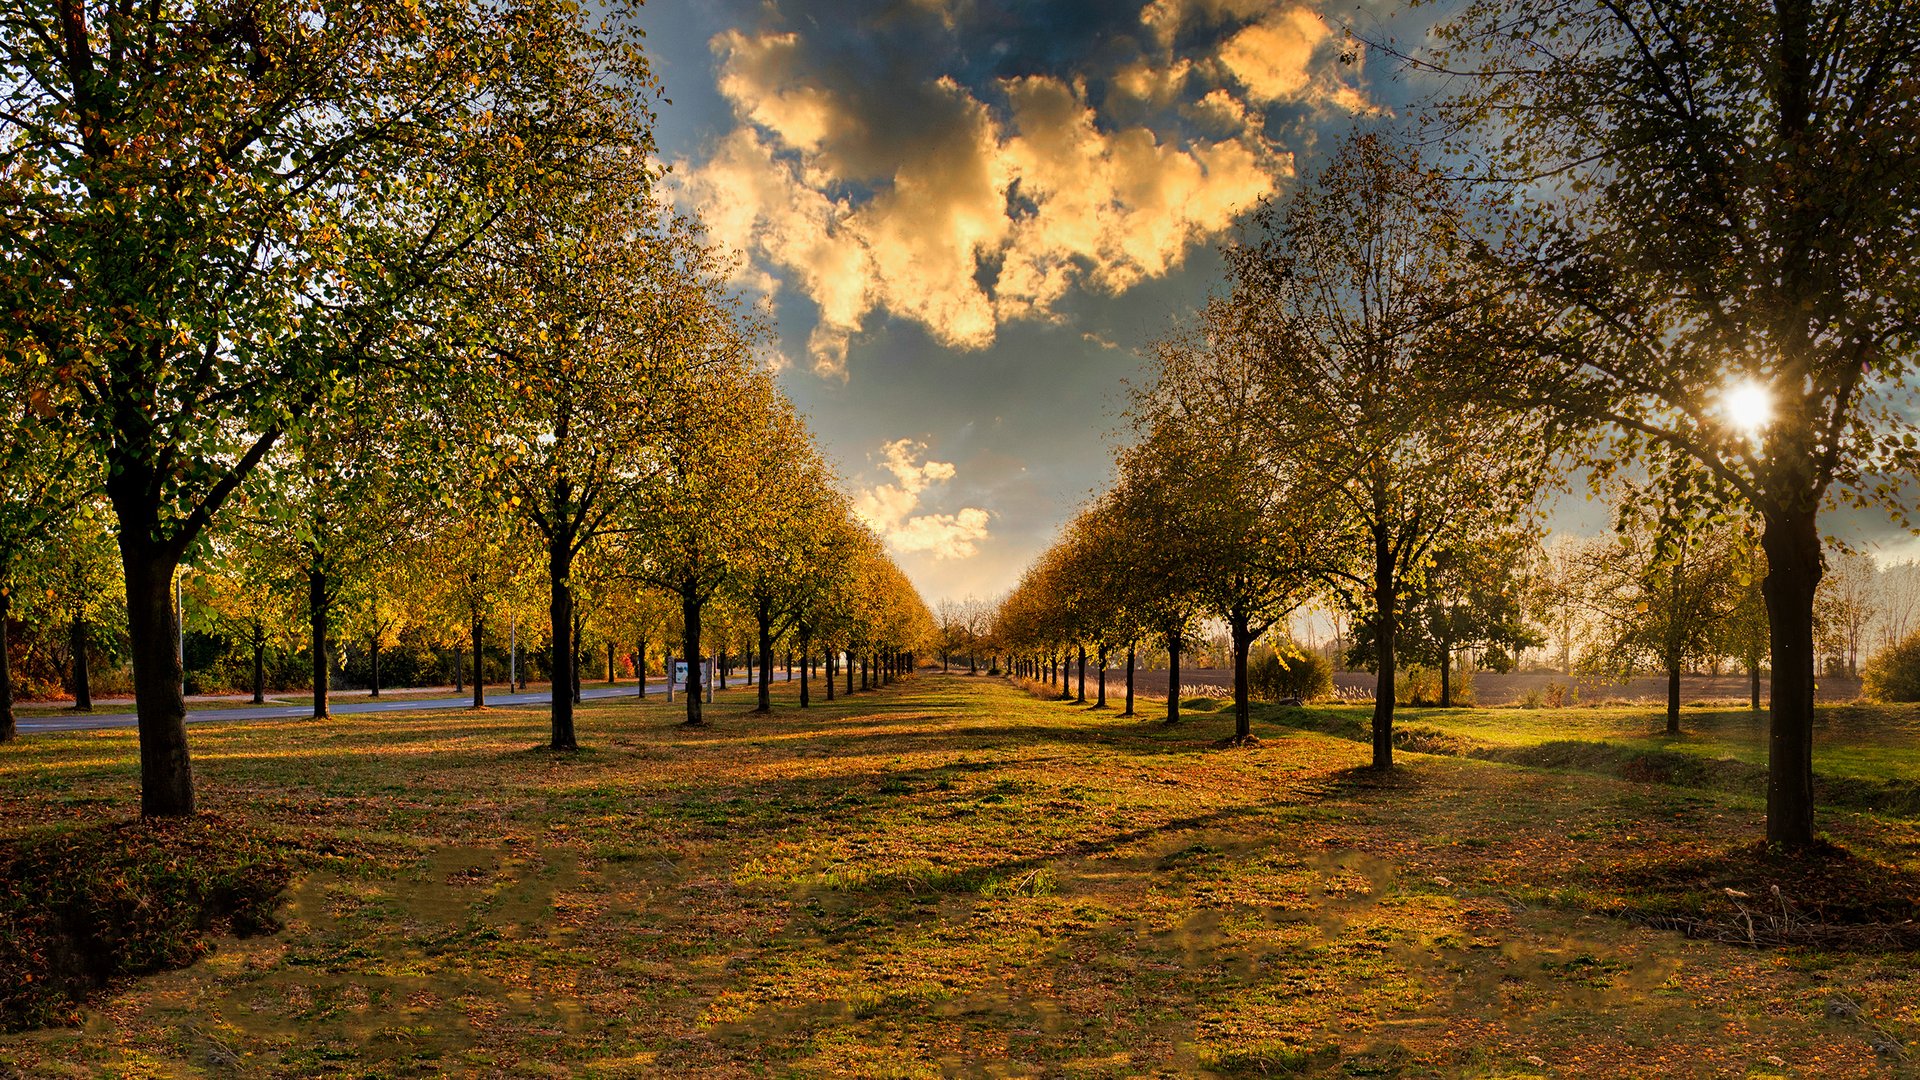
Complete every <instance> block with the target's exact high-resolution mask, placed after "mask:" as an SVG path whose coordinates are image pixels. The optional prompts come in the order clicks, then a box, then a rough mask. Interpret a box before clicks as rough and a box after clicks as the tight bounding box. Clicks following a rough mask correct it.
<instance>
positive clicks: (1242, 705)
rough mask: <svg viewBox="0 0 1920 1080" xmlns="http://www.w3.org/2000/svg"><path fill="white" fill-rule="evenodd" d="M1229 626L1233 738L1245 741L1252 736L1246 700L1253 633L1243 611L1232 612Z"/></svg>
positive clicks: (1250, 716) (1249, 709)
mask: <svg viewBox="0 0 1920 1080" xmlns="http://www.w3.org/2000/svg"><path fill="white" fill-rule="evenodd" d="M1229 624H1230V626H1231V628H1232V630H1233V737H1234V738H1235V739H1245V738H1247V737H1248V736H1250V735H1252V734H1253V712H1252V709H1251V707H1250V705H1249V702H1248V698H1247V651H1248V650H1249V649H1250V648H1252V646H1253V631H1252V630H1251V629H1250V628H1249V627H1248V625H1247V613H1246V612H1244V611H1236V612H1234V613H1233V615H1232V617H1231V618H1230V620H1229Z"/></svg>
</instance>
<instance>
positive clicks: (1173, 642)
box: [1167, 630, 1180, 724]
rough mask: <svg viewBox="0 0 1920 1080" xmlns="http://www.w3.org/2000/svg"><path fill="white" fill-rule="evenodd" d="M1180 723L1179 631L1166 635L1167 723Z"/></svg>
mask: <svg viewBox="0 0 1920 1080" xmlns="http://www.w3.org/2000/svg"><path fill="white" fill-rule="evenodd" d="M1179 722H1180V631H1178V630H1174V631H1171V632H1169V633H1168V634H1167V723H1169V724H1177V723H1179Z"/></svg>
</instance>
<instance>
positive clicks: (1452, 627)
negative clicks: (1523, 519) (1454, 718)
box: [1356, 528, 1546, 708]
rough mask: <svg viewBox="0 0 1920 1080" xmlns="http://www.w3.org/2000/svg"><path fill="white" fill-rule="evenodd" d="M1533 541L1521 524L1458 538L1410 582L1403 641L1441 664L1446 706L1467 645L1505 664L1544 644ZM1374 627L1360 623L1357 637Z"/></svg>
mask: <svg viewBox="0 0 1920 1080" xmlns="http://www.w3.org/2000/svg"><path fill="white" fill-rule="evenodd" d="M1533 543H1535V540H1534V538H1533V537H1532V536H1531V535H1529V533H1528V531H1527V530H1524V529H1514V528H1496V529H1490V530H1487V531H1485V532H1481V533H1478V534H1471V533H1469V534H1464V535H1461V536H1458V537H1455V538H1453V539H1451V540H1450V541H1449V543H1448V544H1447V546H1446V547H1443V548H1440V549H1438V550H1437V551H1435V552H1434V554H1433V557H1432V560H1431V561H1430V563H1429V565H1428V566H1427V568H1426V570H1425V572H1424V573H1423V574H1422V575H1421V576H1420V578H1419V579H1418V580H1417V581H1415V582H1414V583H1413V584H1412V585H1411V586H1410V590H1409V598H1408V601H1407V603H1406V611H1407V616H1408V617H1407V621H1406V622H1405V624H1404V625H1403V626H1402V628H1401V629H1402V631H1403V632H1404V633H1405V635H1406V636H1405V638H1404V640H1403V641H1402V647H1403V648H1404V650H1405V651H1406V653H1407V655H1409V656H1411V657H1412V658H1413V659H1415V660H1417V661H1419V662H1422V663H1429V664H1432V665H1433V666H1434V667H1436V668H1437V669H1439V672H1440V706H1441V708H1451V707H1452V706H1453V666H1454V663H1453V662H1454V657H1455V656H1457V655H1459V654H1460V653H1461V652H1463V651H1467V650H1473V651H1478V652H1479V653H1480V654H1481V658H1482V662H1483V663H1485V664H1486V666H1489V667H1492V668H1494V669H1495V670H1497V671H1505V670H1511V669H1512V667H1513V666H1514V658H1516V657H1517V656H1519V654H1520V653H1521V652H1522V651H1524V650H1526V649H1533V648H1538V647H1539V646H1541V645H1543V644H1545V642H1546V639H1545V638H1544V637H1543V636H1541V635H1540V633H1539V632H1538V631H1536V630H1535V629H1534V626H1533V621H1532V619H1531V617H1530V616H1531V611H1530V610H1529V608H1530V604H1529V601H1530V599H1531V598H1532V597H1533V596H1534V595H1535V593H1536V591H1537V590H1536V589H1535V588H1534V585H1533V582H1532V581H1531V580H1530V579H1529V578H1528V577H1527V575H1526V573H1525V570H1526V569H1527V567H1528V561H1527V559H1526V557H1525V553H1526V551H1527V550H1528V547H1529V546H1530V545H1531V544H1533ZM1371 627H1372V624H1371V623H1370V622H1363V623H1361V624H1360V627H1359V633H1358V634H1357V635H1356V636H1358V637H1361V638H1365V637H1367V636H1368V634H1369V633H1370V631H1371ZM1366 644H1371V642H1366ZM1370 651H1371V650H1370Z"/></svg>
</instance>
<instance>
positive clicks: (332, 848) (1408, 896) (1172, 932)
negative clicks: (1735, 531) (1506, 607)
mask: <svg viewBox="0 0 1920 1080" xmlns="http://www.w3.org/2000/svg"><path fill="white" fill-rule="evenodd" d="M783 689H784V688H782V687H778V686H776V688H775V690H776V704H777V705H778V706H779V707H778V708H777V709H776V712H775V713H774V714H773V715H772V716H771V717H755V716H752V715H750V714H748V713H747V712H746V709H747V707H748V705H749V702H748V700H747V699H746V697H745V696H744V694H742V693H741V692H739V691H734V692H731V693H729V694H726V695H722V700H721V701H720V702H719V703H718V704H717V705H716V706H714V707H713V709H712V712H711V713H710V716H711V717H712V719H713V720H714V723H713V725H712V726H711V728H710V729H707V730H699V731H693V730H688V729H684V728H681V727H678V726H677V725H676V724H675V721H676V720H677V719H678V718H679V714H678V713H677V712H675V711H670V710H669V709H668V707H666V706H665V705H664V704H662V703H660V702H658V701H657V700H655V701H654V702H652V703H650V704H648V705H638V704H635V703H631V702H626V701H619V702H596V703H589V704H587V705H585V706H583V707H582V708H581V710H580V721H579V728H580V736H581V741H582V743H583V745H584V747H585V749H583V750H582V751H581V752H580V753H579V754H577V755H572V756H555V755H552V754H550V753H548V752H546V751H545V750H542V749H539V746H540V745H541V744H542V743H543V742H544V738H545V731H544V725H545V719H544V716H543V715H542V714H541V713H540V712H539V711H537V710H526V709H511V710H506V709H503V710H497V711H494V710H489V711H486V712H480V713H470V712H465V711H448V712H433V713H413V714H382V715H378V716H342V717H339V718H336V719H334V720H331V721H325V722H313V721H275V722H258V723H256V722H244V721H243V722H234V723H230V724H222V725H217V726H212V727H204V728H196V729H195V730H194V731H193V739H194V747H195V763H196V770H197V775H198V777H199V782H200V790H201V797H202V802H203V805H204V806H206V807H207V808H208V809H210V810H212V811H213V812H215V813H217V814H219V815H220V816H221V818H222V819H223V820H229V821H233V822H236V823H241V824H243V825H245V826H246V827H247V828H249V829H250V830H252V831H254V832H256V833H258V834H259V835H261V836H263V837H265V838H267V839H269V840H271V841H272V842H273V843H275V844H277V845H279V846H280V848H281V849H284V850H286V851H288V852H290V853H291V857H292V858H293V859H294V861H295V864H296V866H297V871H296V874H295V877H294V879H293V883H292V885H291V887H290V889H289V890H288V899H287V902H286V904H285V905H284V906H283V907H282V908H281V909H280V910H279V912H278V916H279V918H280V919H281V920H282V922H283V923H284V924H285V928H284V929H283V930H282V931H281V932H279V933H277V934H272V935H268V936H259V937H251V938H246V939H221V940H220V941H219V942H218V947H217V948H216V949H215V951H214V952H213V953H212V954H211V955H210V956H208V957H206V958H205V959H203V960H201V961H199V962H198V963H196V964H194V965H193V966H191V967H189V968H186V969H184V970H179V971H174V972H170V973H167V974H162V975H157V976H152V977H149V978H145V979H142V980H140V981H138V982H135V983H133V984H131V985H128V986H125V987H124V988H123V989H121V990H120V991H119V992H117V993H115V994H113V995H112V996H110V997H108V998H106V999H104V1000H102V1001H101V1002H100V1003H99V1004H98V1006H97V1007H96V1008H94V1009H92V1010H90V1011H89V1012H88V1013H87V1014H86V1015H85V1017H84V1018H83V1020H82V1022H81V1024H80V1025H79V1026H77V1027H54V1028H48V1029H44V1030H40V1031H35V1032H29V1033H24V1034H16V1035H11V1036H5V1037H0V1075H5V1074H7V1073H9V1072H21V1073H26V1074H29V1075H40V1074H50V1075H83V1076H103V1075H114V1076H120V1075H197V1074H207V1075H251V1074H255V1073H260V1074H271V1075H293V1076H308V1075H344V1076H404V1075H442V1074H455V1075H469V1074H483V1075H580V1076H653V1075H699V1076H753V1075H773V1076H786V1075H797V1076H811V1075H840V1076H862V1077H867V1076H943V1075H980V1076H987V1075H1049V1076H1072V1077H1105V1076H1114V1077H1118V1076H1137V1075H1207V1074H1211V1075H1220V1076H1290V1075H1328V1076H1406V1077H1415V1076H1473V1077H1489V1076H1576V1075H1577V1076H1622V1077H1626V1076H1655V1075H1662V1076H1725V1075H1743V1074H1748V1075H1781V1076H1805V1077H1816V1076H1818V1077H1841V1076H1870V1075H1887V1074H1888V1072H1889V1071H1892V1072H1894V1073H1896V1074H1903V1075H1912V1074H1913V1073H1914V1070H1915V1065H1914V1064H1913V1061H1912V1059H1911V1055H1913V1054H1914V1051H1912V1050H1909V1049H1906V1048H1905V1043H1906V1042H1907V1041H1909V1040H1912V1039H1915V1038H1920V954H1916V953H1914V952H1902V951H1889V950H1887V949H1874V948H1833V949H1828V948H1812V947H1795V948H1785V949H1752V948H1740V947H1735V946H1731V945H1728V944H1724V943H1721V942H1717V941H1712V940H1701V939H1696V938H1689V937H1686V936H1683V935H1682V934H1681V933H1678V932H1676V931H1674V930H1671V929H1662V928H1659V927H1656V926H1652V925H1647V922H1646V920H1644V919H1638V918H1633V917H1628V918H1621V917H1611V915H1627V916H1635V915H1637V914H1639V913H1645V912H1650V911H1653V910H1654V908H1655V907H1656V905H1668V908H1662V909H1661V910H1662V911H1665V910H1668V909H1669V908H1670V909H1672V910H1680V911H1691V910H1695V909H1696V908H1700V907H1703V906H1704V905H1708V904H1710V903H1713V902H1715V901H1714V900H1713V897H1712V895H1710V894H1711V893H1712V891H1713V890H1714V889H1716V888H1718V889H1721V890H1724V889H1725V888H1728V887H1738V886H1746V887H1747V888H1748V889H1753V888H1761V887H1762V886H1759V885H1755V884H1754V880H1755V878H1754V875H1756V874H1757V875H1762V876H1764V875H1767V874H1771V873H1773V872H1774V869H1775V868H1774V867H1773V866H1772V864H1769V863H1767V862H1766V861H1765V860H1759V859H1755V860H1752V861H1753V862H1754V865H1753V866H1751V867H1749V866H1746V865H1745V864H1743V863H1742V862H1741V859H1740V857H1737V854H1738V853H1739V852H1741V851H1742V850H1743V845H1746V844H1747V843H1748V842H1749V841H1751V840H1752V839H1753V838H1754V837H1756V836H1758V835H1759V830H1760V807H1759V805H1758V801H1757V799H1756V798H1755V797H1754V796H1753V795H1751V794H1740V793H1721V792H1716V791H1700V790H1690V789H1686V788H1680V787H1675V786H1670V785H1658V784H1644V783H1634V782H1631V781H1627V780H1622V779H1616V778H1612V777H1604V776H1594V775H1588V774H1583V773H1577V772H1567V771H1550V770H1542V769H1535V768H1525V767H1519V766H1516V765H1512V764H1508V763H1500V762H1491V761H1482V760H1475V759H1472V758H1468V757H1461V756H1430V755H1412V754H1410V755H1407V756H1406V757H1405V760H1404V766H1403V768H1401V769H1400V770H1398V771H1397V772H1396V773H1395V774H1393V775H1392V776H1389V777H1378V776H1375V775H1373V774H1371V773H1368V772H1365V771H1362V770H1358V769H1356V766H1358V765H1360V764H1361V763H1362V762H1363V760H1364V756H1365V748H1364V747H1362V746H1360V745H1358V744H1357V743H1354V742H1352V741H1350V740H1348V739H1344V738H1337V737H1330V736H1328V735H1326V734H1323V733H1321V732H1318V731H1309V730H1301V729H1298V728H1292V727H1287V726H1281V725H1279V724H1277V723H1275V722H1273V720H1272V719H1271V718H1269V717H1268V716H1267V715H1265V714H1263V716H1262V717H1261V719H1260V720H1259V722H1258V723H1257V726H1256V733H1257V734H1258V735H1259V736H1260V741H1259V743H1258V744H1257V745H1254V746H1249V747H1244V748H1236V749H1225V750H1222V749H1213V748H1212V744H1213V743H1215V742H1216V741H1218V740H1220V739H1221V738H1222V737H1223V736H1225V735H1227V734H1230V733H1231V726H1232V721H1231V717H1230V716H1229V715H1227V714H1225V713H1222V712H1215V711H1199V710H1195V711H1192V712H1190V714H1189V719H1188V720H1187V721H1185V722H1183V723H1182V724H1180V725H1177V726H1173V727H1166V726H1163V725H1160V724H1158V723H1156V722H1153V721H1152V720H1151V719H1142V720H1121V719H1118V718H1116V717H1115V715H1114V714H1113V713H1112V712H1104V713H1098V712H1090V711H1088V710H1086V709H1083V708H1077V707H1074V706H1072V705H1070V704H1062V703H1055V702H1047V701H1042V700H1039V699H1038V698H1036V697H1034V696H1032V695H1030V694H1027V693H1025V692H1023V691H1021V690H1020V689H1018V688H1016V687H1013V686H1010V685H1009V684H1007V683H1005V682H1003V681H1000V680H990V679H987V678H984V677H983V678H964V677H958V676H956V677H950V678H944V677H939V676H920V677H917V678H915V679H913V680H910V681H909V682H907V683H905V684H903V685H901V686H899V687H896V688H893V689H890V690H887V691H883V692H879V693H874V694H862V695H858V696H856V697H854V698H853V699H852V700H851V701H848V700H846V699H842V700H841V701H838V702H835V703H834V704H833V705H832V706H831V707H828V706H825V705H820V706H816V707H815V708H813V709H810V710H807V711H805V712H802V711H801V710H799V709H797V708H792V707H791V702H790V701H789V700H786V699H785V697H784V696H783V695H781V694H780V691H781V690H783ZM1501 711H1503V712H1504V710H1501ZM1515 712H1516V713H1518V712H1519V711H1518V710H1515ZM1329 715H1333V714H1329ZM1642 716H1643V717H1644V716H1645V714H1642ZM1521 719H1524V720H1525V721H1528V722H1537V721H1540V720H1541V717H1540V716H1539V715H1538V714H1533V713H1527V714H1526V715H1525V716H1524V717H1522V718H1521ZM1422 722H1426V721H1425V718H1422ZM1486 722H1488V723H1491V722H1492V721H1491V720H1489V721H1486ZM1467 735H1468V732H1467V731H1466V729H1464V728H1463V729H1461V732H1460V734H1459V735H1458V736H1456V737H1460V738H1465V737H1467ZM1622 735H1623V737H1625V735H1626V733H1622ZM135 764H136V744H135V742H134V739H133V736H132V734H131V733H130V732H125V731H95V732H83V733H73V734H60V735H34V736H29V737H26V738H23V739H21V740H19V741H18V742H16V743H14V744H12V745H8V746H5V747H0V805H4V806H6V807H7V808H8V809H7V813H6V814H5V815H0V840H7V841H13V842H20V841H23V840H31V839H33V838H35V837H39V836H41V835H44V834H46V833H47V831H48V830H53V829H60V828H76V827H85V826H87V825H89V824H95V823H107V822H113V821H117V820H121V819H123V818H124V817H125V815H126V813H127V811H128V809H129V808H130V807H131V806H132V805H133V804H134V799H135V775H136V770H135ZM1823 825H1824V827H1825V828H1827V829H1828V830H1829V832H1830V835H1831V836H1832V838H1833V839H1834V840H1835V841H1836V842H1837V843H1839V844H1843V845H1845V847H1847V848H1848V849H1850V850H1852V851H1853V852H1854V853H1855V855H1856V856H1857V857H1858V861H1859V862H1860V863H1861V864H1863V865H1869V866H1872V867H1874V868H1876V872H1877V873H1879V874H1880V875H1882V878H1884V881H1882V884H1885V883H1886V882H1891V883H1892V885H1891V886H1890V887H1892V888H1895V889H1898V888H1904V887H1905V886H1906V883H1907V882H1908V881H1910V880H1912V877H1911V876H1912V875H1913V874H1915V873H1916V872H1920V825H1916V823H1915V822H1914V821H1912V820H1908V819H1902V818H1894V817H1883V816H1878V815H1874V814H1867V813H1857V812H1845V811H1830V812H1827V813H1826V814H1824V815H1823ZM1729 853H1735V855H1734V856H1730V855H1729ZM1849 865H1851V863H1849ZM1801 869H1802V870H1804V869H1805V868H1801ZM1783 873H1784V872H1783ZM1817 878H1818V875H1817V874H1811V873H1804V872H1801V873H1798V874H1797V876H1796V875H1795V874H1791V873H1789V874H1786V876H1784V877H1782V878H1781V880H1784V881H1787V882H1788V883H1789V886H1790V887H1791V888H1796V889H1797V888H1801V887H1803V885H1804V883H1806V882H1810V881H1815V880H1817ZM1876 880H1880V879H1876ZM1805 887H1811V886H1805ZM1876 887H1878V886H1876ZM1695 893H1699V894H1700V895H1699V896H1695V895H1694V894H1695ZM1721 895H1722V896H1724V895H1725V894H1724V892H1722V893H1721ZM1674 905H1678V907H1674ZM1688 905H1692V906H1691V907H1689V906H1688ZM1876 1047H1878V1049H1876Z"/></svg>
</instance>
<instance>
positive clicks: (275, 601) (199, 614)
mask: <svg viewBox="0 0 1920 1080" xmlns="http://www.w3.org/2000/svg"><path fill="white" fill-rule="evenodd" d="M267 539H268V536H266V535H263V531H262V529H261V528H260V527H259V526H255V525H249V524H247V523H246V519H245V516H244V514H243V515H242V516H241V517H240V521H239V527H237V528H228V529H223V530H220V531H219V532H216V533H213V534H211V535H210V536H209V537H208V541H207V544H206V545H205V549H204V550H203V552H202V555H201V559H200V561H199V565H198V566H195V567H194V568H193V569H192V570H191V571H190V572H188V573H186V574H184V575H183V579H182V591H183V593H184V599H185V600H186V601H187V602H188V603H189V604H191V610H190V612H189V614H188V618H189V620H190V621H195V622H200V623H203V624H206V625H211V626H212V627H213V628H214V629H215V631H216V632H217V633H219V634H220V635H221V636H222V637H224V638H226V639H227V640H229V641H232V642H237V643H241V644H244V645H245V646H246V648H247V649H248V650H249V651H250V652H251V653H252V661H253V663H252V686H253V701H254V704H256V705H257V704H261V703H263V702H265V701H266V699H267V672H266V668H267V665H266V658H267V649H268V648H269V647H270V646H273V645H283V646H289V647H290V646H292V644H293V642H294V641H295V640H296V639H297V637H298V636H299V630H300V624H301V623H302V622H303V620H301V619H298V618H296V617H294V613H293V607H294V605H293V603H292V597H291V582H292V577H291V573H290V568H289V567H287V566H286V565H284V564H283V563H282V562H281V560H280V558H279V556H280V555H281V554H282V552H281V551H280V550H279V549H278V548H277V547H276V546H274V545H272V544H270V543H267V542H265V541H266V540H267Z"/></svg>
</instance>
